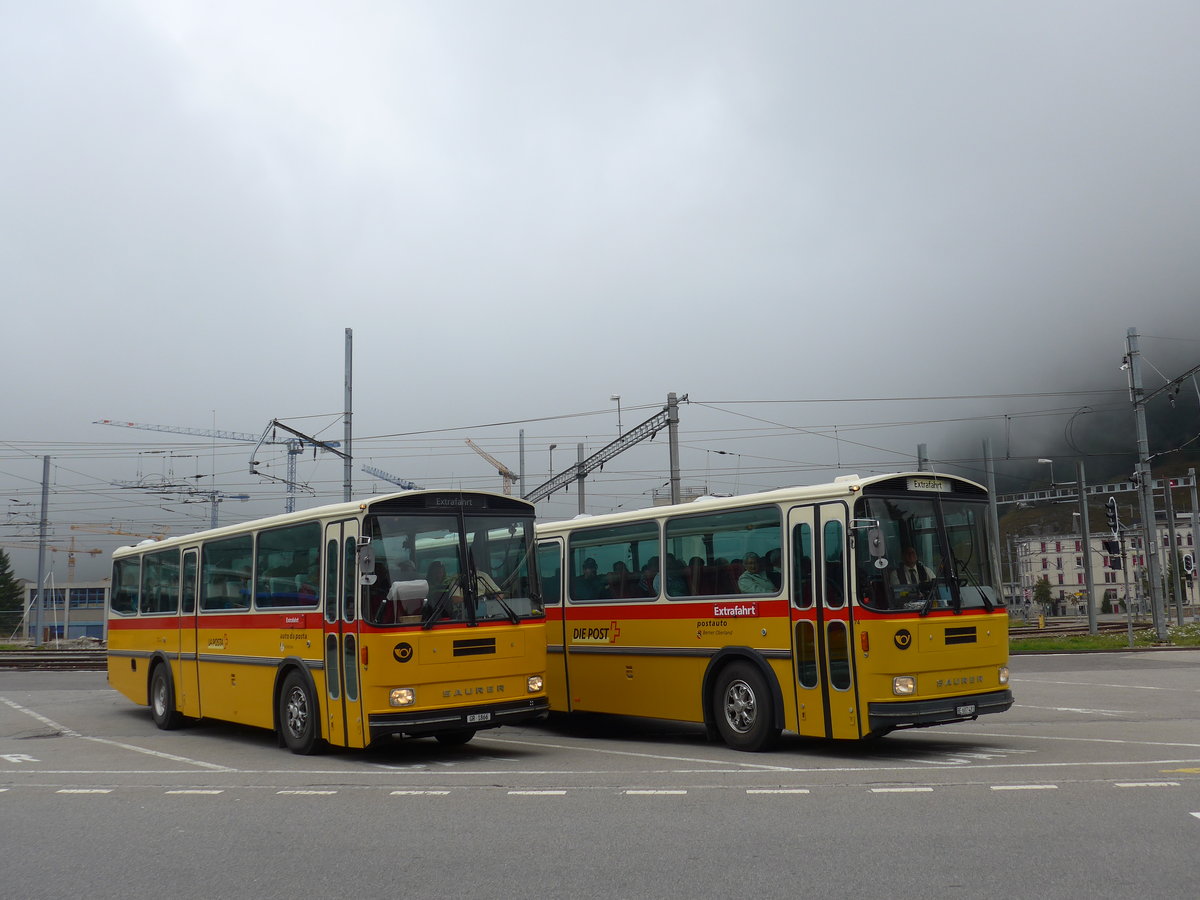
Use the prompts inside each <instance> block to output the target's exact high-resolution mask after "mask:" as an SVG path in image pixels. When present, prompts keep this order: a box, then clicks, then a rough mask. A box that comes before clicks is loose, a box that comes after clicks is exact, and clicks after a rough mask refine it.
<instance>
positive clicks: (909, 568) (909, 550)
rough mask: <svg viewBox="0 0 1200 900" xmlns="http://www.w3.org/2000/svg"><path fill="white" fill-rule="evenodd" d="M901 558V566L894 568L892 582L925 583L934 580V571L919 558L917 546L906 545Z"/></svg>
mask: <svg viewBox="0 0 1200 900" xmlns="http://www.w3.org/2000/svg"><path fill="white" fill-rule="evenodd" d="M900 559H901V562H900V566H899V567H898V568H896V569H893V570H892V574H891V583H892V584H923V583H925V582H928V581H933V580H934V574H933V571H932V570H931V569H930V568H929V567H928V566H926V565H925V564H924V563H922V562H921V561H920V560H919V559H917V550H916V548H915V547H905V548H904V549H903V550H902V551H901V553H900Z"/></svg>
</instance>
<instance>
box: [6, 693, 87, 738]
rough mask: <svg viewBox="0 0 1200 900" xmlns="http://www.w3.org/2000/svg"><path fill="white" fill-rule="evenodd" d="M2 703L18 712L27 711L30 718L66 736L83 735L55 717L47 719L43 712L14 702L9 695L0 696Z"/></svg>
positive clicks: (26, 713)
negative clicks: (56, 720) (62, 723)
mask: <svg viewBox="0 0 1200 900" xmlns="http://www.w3.org/2000/svg"><path fill="white" fill-rule="evenodd" d="M0 703H3V704H4V705H5V706H9V707H11V708H12V709H15V710H16V711H17V712H23V713H25V715H27V716H29V717H30V718H33V719H37V721H39V722H41V723H42V724H43V725H45V726H46V727H47V728H49V729H51V730H53V731H56V732H58V733H59V734H61V735H63V736H64V737H80V736H81V735H80V734H79V732H78V731H72V730H71V729H70V728H68V727H67V726H66V725H59V724H58V723H57V722H55V721H54V720H53V719H47V718H46V717H45V716H43V715H42V714H41V713H38V712H34V711H33V710H32V709H29V708H27V707H24V706H22V705H21V704H20V703H14V702H13V701H12V700H9V699H8V698H7V697H0Z"/></svg>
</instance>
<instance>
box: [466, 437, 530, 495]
mask: <svg viewBox="0 0 1200 900" xmlns="http://www.w3.org/2000/svg"><path fill="white" fill-rule="evenodd" d="M467 446H468V447H470V448H471V449H472V450H474V451H475V452H476V453H478V454H479V455H480V456H482V457H483V458H484V459H486V460H487V461H488V462H490V463H491V464H492V465H493V466H495V467H496V471H497V472H499V473H500V477H501V479H503V482H504V493H505V494H511V493H512V486H513V482H514V481H516V480H517V479H518V478H520V476H519V475H518V474H517V473H516V472H514V471H513V470H512V469H510V468H509V467H508V466H506V465H505V464H504V463H502V462H500V460H498V459H496V457H494V456H492V455H491V454H490V453H488V452H487V451H486V450H484V449H483V448H482V447H480V446H479V445H478V444H476V443H475V442H474V441H473V440H471V439H470V438H467Z"/></svg>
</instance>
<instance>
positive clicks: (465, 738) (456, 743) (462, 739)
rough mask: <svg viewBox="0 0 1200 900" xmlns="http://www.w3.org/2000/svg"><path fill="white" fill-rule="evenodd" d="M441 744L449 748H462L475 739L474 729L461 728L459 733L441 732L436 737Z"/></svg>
mask: <svg viewBox="0 0 1200 900" xmlns="http://www.w3.org/2000/svg"><path fill="white" fill-rule="evenodd" d="M434 737H435V738H437V742H438V743H439V744H444V745H446V746H447V747H461V746H462V745H463V744H466V743H468V742H469V741H470V740H471V738H473V737H475V729H474V728H460V729H459V730H458V731H439V732H438V733H437V734H435V735H434Z"/></svg>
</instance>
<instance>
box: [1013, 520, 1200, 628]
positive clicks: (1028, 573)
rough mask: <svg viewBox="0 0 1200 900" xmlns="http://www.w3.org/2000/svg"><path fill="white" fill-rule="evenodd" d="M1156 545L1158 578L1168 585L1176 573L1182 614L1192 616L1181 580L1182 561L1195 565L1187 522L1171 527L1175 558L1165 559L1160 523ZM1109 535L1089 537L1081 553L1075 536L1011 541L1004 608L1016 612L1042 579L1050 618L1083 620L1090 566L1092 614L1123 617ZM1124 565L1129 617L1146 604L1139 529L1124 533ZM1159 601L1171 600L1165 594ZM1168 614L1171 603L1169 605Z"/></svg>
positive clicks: (1191, 601) (1191, 587)
mask: <svg viewBox="0 0 1200 900" xmlns="http://www.w3.org/2000/svg"><path fill="white" fill-rule="evenodd" d="M1157 530H1158V535H1157V540H1158V545H1159V547H1160V548H1161V550H1162V556H1161V560H1162V569H1163V573H1164V577H1166V578H1167V579H1168V581H1169V580H1170V579H1171V577H1172V575H1173V572H1174V569H1175V567H1176V566H1177V565H1178V567H1179V568H1180V569H1181V571H1180V583H1181V588H1182V593H1183V598H1184V608H1185V612H1186V613H1187V614H1190V615H1192V616H1194V615H1195V614H1196V608H1197V596H1196V590H1197V588H1196V585H1195V584H1194V579H1192V578H1188V577H1186V576H1185V574H1184V571H1183V569H1184V568H1185V566H1184V565H1183V564H1182V562H1181V561H1182V559H1183V557H1184V556H1187V555H1190V556H1191V558H1192V559H1193V560H1195V552H1196V549H1195V543H1194V540H1195V538H1194V535H1193V534H1192V527H1191V517H1190V516H1187V517H1179V518H1178V519H1177V524H1176V526H1175V552H1174V554H1172V553H1171V550H1170V547H1171V538H1170V533H1169V530H1168V528H1167V525H1166V524H1165V523H1162V524H1160V525H1159V526H1158V529H1157ZM1111 538H1112V535H1111V534H1110V533H1109V532H1102V533H1101V534H1093V535H1091V541H1090V548H1089V551H1088V552H1087V553H1085V552H1084V548H1083V537H1082V535H1080V534H1056V535H1039V536H1037V537H1022V538H1013V539H1012V540H1011V542H1010V546H1009V547H1008V548H1007V551H1008V560H1007V565H1008V566H1009V571H1011V572H1012V577H1011V578H1010V581H1009V585H1010V588H1011V590H1010V596H1009V603H1010V604H1011V605H1013V606H1016V607H1019V606H1021V605H1023V604H1025V603H1026V602H1028V601H1032V599H1033V594H1034V588H1035V586H1036V585H1037V583H1038V582H1039V581H1041V580H1042V579H1043V578H1045V579H1046V580H1047V581H1048V582H1049V584H1050V595H1051V598H1052V601H1051V602H1052V605H1053V608H1052V609H1050V610H1047V612H1049V613H1050V614H1051V615H1087V579H1086V577H1085V573H1084V566H1085V565H1090V566H1091V570H1092V584H1093V586H1094V588H1095V591H1096V598H1097V606H1096V611H1097V612H1098V613H1124V612H1125V609H1126V607H1125V603H1126V597H1125V585H1126V577H1125V571H1124V570H1122V569H1114V568H1113V567H1112V566H1113V560H1112V555H1111V554H1110V553H1109V551H1108V547H1107V546H1106V543H1107V542H1108V541H1110V540H1111ZM1125 563H1126V565H1127V566H1128V584H1129V595H1130V596H1129V601H1130V602H1131V603H1132V609H1133V611H1134V613H1141V614H1148V613H1149V612H1150V609H1149V599H1148V596H1147V587H1146V546H1145V544H1144V542H1143V538H1142V533H1141V529H1140V528H1134V529H1131V530H1129V531H1127V532H1126V533H1125ZM1164 596H1166V597H1173V594H1172V593H1171V590H1170V588H1168V589H1167V590H1166V591H1164ZM1169 606H1170V608H1171V609H1174V602H1173V600H1172V601H1171V602H1170V603H1169Z"/></svg>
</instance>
